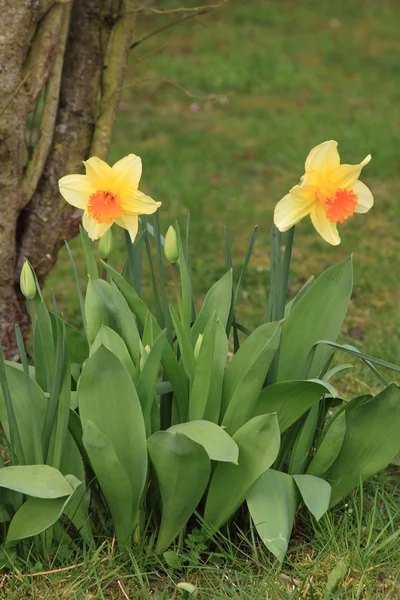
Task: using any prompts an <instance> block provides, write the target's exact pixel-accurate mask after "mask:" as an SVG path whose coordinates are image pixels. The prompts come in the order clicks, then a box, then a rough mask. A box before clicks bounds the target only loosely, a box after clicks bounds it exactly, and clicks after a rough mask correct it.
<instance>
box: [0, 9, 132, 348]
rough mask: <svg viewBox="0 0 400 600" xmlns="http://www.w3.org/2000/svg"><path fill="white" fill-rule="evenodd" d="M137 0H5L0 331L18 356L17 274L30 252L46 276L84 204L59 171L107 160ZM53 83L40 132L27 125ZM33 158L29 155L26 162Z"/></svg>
mask: <svg viewBox="0 0 400 600" xmlns="http://www.w3.org/2000/svg"><path fill="white" fill-rule="evenodd" d="M136 6H137V0H74V1H73V2H65V0H62V1H61V2H60V1H59V2H52V1H51V0H43V2H42V4H39V2H38V0H25V1H24V2H15V0H0V14H1V21H2V25H1V28H2V32H1V36H0V76H1V86H2V92H3V96H2V97H3V100H4V104H2V105H1V104H0V169H1V172H0V202H1V209H2V216H1V221H0V334H1V340H2V344H3V348H4V351H5V354H6V356H8V357H9V358H11V359H15V358H16V357H17V351H16V346H15V338H14V324H15V323H17V322H18V323H20V324H21V325H22V329H23V331H24V332H25V333H26V332H27V331H28V328H29V323H28V318H27V315H26V311H25V300H24V298H23V297H22V296H21V294H20V291H19V273H20V269H21V267H22V264H23V259H24V257H26V258H28V259H29V261H30V262H31V264H32V266H33V268H34V269H35V271H36V274H37V276H38V279H39V282H41V283H43V282H44V280H45V278H46V276H47V275H48V273H49V271H50V270H51V268H52V267H53V265H54V263H55V262H56V259H57V255H58V251H59V249H60V247H61V246H62V244H63V243H64V240H67V239H69V238H71V237H72V236H73V235H75V234H76V232H77V229H78V224H79V222H80V217H81V215H80V212H79V211H77V210H76V209H74V208H73V207H71V206H69V205H68V204H67V203H66V202H65V201H64V200H63V199H62V198H61V196H60V194H59V191H58V180H59V179H60V177H62V176H63V175H67V174H69V173H79V172H81V171H82V161H83V160H85V159H87V158H88V157H89V156H90V155H93V154H95V155H97V156H99V157H100V158H103V159H105V158H106V156H107V153H108V149H109V145H110V140H111V134H112V129H113V125H114V119H115V113H116V110H117V107H118V103H119V99H120V93H121V88H122V83H123V77H124V74H125V70H126V66H127V59H128V53H129V47H130V45H131V42H132V36H133V30H134V24H135V9H136ZM44 89H45V97H44V101H43V113H42V119H41V127H40V134H39V138H38V140H37V142H36V145H35V148H34V150H33V152H32V154H31V156H30V157H29V160H28V163H27V164H25V163H26V158H24V156H25V155H26V152H27V146H26V140H25V136H26V127H27V121H28V117H29V115H30V113H31V112H32V111H33V110H34V108H35V105H36V103H37V100H38V98H39V96H40V95H41V93H42V92H43V90H44ZM24 161H25V162H24Z"/></svg>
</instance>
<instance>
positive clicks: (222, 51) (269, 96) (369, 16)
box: [46, 0, 400, 392]
mask: <svg viewBox="0 0 400 600" xmlns="http://www.w3.org/2000/svg"><path fill="white" fill-rule="evenodd" d="M198 4H199V2H193V1H191V2H188V1H186V2H185V6H189V7H190V6H193V7H195V6H198ZM205 4H207V3H205ZM209 4H211V3H209ZM150 6H154V7H159V6H158V4H156V3H154V4H151V5H150ZM179 6H180V4H179V3H178V2H175V1H174V2H172V0H171V1H170V2H168V8H174V7H175V8H179ZM159 8H163V9H165V8H166V7H165V6H162V7H159ZM177 16H179V13H170V14H168V15H163V16H161V15H160V16H157V15H154V14H151V15H148V16H146V13H139V15H138V39H139V40H140V39H142V38H145V37H146V36H147V35H148V34H151V33H152V32H153V31H154V30H156V29H160V28H164V27H165V26H166V25H168V24H169V23H170V22H171V21H172V20H175V19H176V17H177ZM399 22H400V3H399V2H397V1H395V0H393V1H390V0H381V1H380V2H375V1H374V0H368V1H366V0H352V1H351V2H345V1H342V0H336V1H325V2H321V1H320V0H319V1H317V0H307V1H304V2H298V1H297V0H293V1H290V0H280V1H267V0H243V1H240V0H236V1H235V0H230V1H228V2H227V3H225V4H224V5H223V6H221V7H219V8H218V9H216V10H214V11H212V12H210V13H208V14H206V15H204V16H202V17H196V18H192V19H187V20H186V21H184V22H182V23H181V24H179V25H177V26H174V27H169V28H166V29H165V30H164V31H161V32H160V33H158V34H157V35H151V36H149V37H148V39H147V40H146V41H143V42H142V43H139V44H138V45H137V46H136V47H135V48H134V49H133V51H132V54H131V58H130V65H129V70H128V74H127V77H126V82H125V87H124V94H123V100H122V103H121V106H120V111H119V116H118V120H117V126H116V130H115V134H114V139H113V144H112V150H111V156H110V162H114V161H116V160H118V159H119V158H121V157H123V156H124V155H126V154H128V153H130V152H133V153H135V154H138V155H139V156H141V157H142V160H143V178H142V183H141V189H142V190H143V191H144V192H146V193H147V194H149V195H150V196H152V197H153V198H154V199H156V200H158V201H162V203H163V205H162V208H161V209H160V218H161V223H162V227H163V232H164V233H165V231H166V230H167V228H168V226H169V225H170V224H171V223H173V221H174V220H175V219H178V221H179V223H180V225H181V226H182V227H184V225H185V222H186V217H187V213H188V212H190V216H191V238H190V253H191V262H190V267H191V271H192V275H193V282H194V288H195V293H196V294H197V295H198V296H199V297H201V296H202V295H203V294H204V293H205V292H206V291H207V289H208V288H209V287H210V285H211V284H212V283H213V282H214V281H215V280H216V279H217V278H218V277H219V276H221V274H222V273H223V272H224V269H225V258H224V242H223V226H224V225H226V226H227V230H228V234H229V239H230V242H231V246H232V252H233V259H234V262H235V265H236V267H237V269H239V268H240V267H241V264H242V261H243V258H244V255H245V252H246V247H247V243H248V240H249V238H250V236H251V233H252V230H253V227H254V226H255V225H258V227H259V229H258V237H257V242H256V246H255V250H254V254H253V258H252V260H251V263H250V267H249V270H248V275H247V278H246V281H245V283H244V286H243V291H242V297H241V302H240V315H239V320H240V321H241V322H244V324H245V325H247V326H248V327H254V326H256V325H257V324H259V323H260V322H261V319H262V317H263V315H264V312H265V303H266V297H267V292H268V281H269V254H268V252H269V231H270V227H271V219H272V214H273V209H274V206H275V204H276V202H277V201H278V200H279V199H280V198H281V197H282V196H283V195H284V194H285V193H287V191H288V190H289V188H290V187H291V186H292V185H294V184H295V183H297V182H298V180H299V178H300V176H301V175H302V174H303V171H304V160H305V158H306V156H307V154H308V152H309V150H310V149H311V148H312V147H313V146H315V145H317V144H319V143H320V142H323V141H325V140H328V139H335V140H337V141H338V142H339V152H340V154H341V158H342V161H343V162H347V163H358V162H360V161H361V160H362V159H363V158H364V157H365V156H366V155H367V154H369V153H371V154H372V157H373V160H372V162H371V163H370V165H368V167H366V169H365V170H364V172H363V174H362V177H361V179H362V181H364V182H365V183H366V184H367V185H368V186H369V187H370V188H371V190H372V192H373V194H374V196H375V203H376V204H375V207H374V208H373V210H371V211H370V213H368V214H367V215H356V216H355V217H354V218H353V219H349V220H348V221H347V222H346V223H345V224H344V225H342V226H341V228H340V233H341V237H342V244H341V245H340V246H339V247H330V246H328V244H326V243H325V242H324V241H323V240H322V239H321V238H320V237H319V236H318V234H317V233H316V232H315V230H314V229H313V227H312V226H311V224H310V222H309V220H308V219H306V220H305V221H304V222H302V223H301V224H299V225H298V226H297V227H296V234H295V248H294V252H293V262H292V273H291V281H290V292H291V294H294V293H295V292H296V291H297V290H298V289H299V288H300V287H301V286H302V285H303V283H304V282H305V281H306V279H307V278H308V277H309V276H310V275H312V274H313V275H316V276H317V275H319V274H320V273H321V272H322V271H323V270H324V269H325V268H327V267H328V266H330V265H332V264H334V263H336V262H339V261H340V260H343V259H345V258H346V257H348V256H349V255H350V254H352V253H354V268H355V280H354V294H353V299H352V302H351V307H350V312H349V316H348V318H347V320H346V323H345V327H344V331H343V336H342V341H346V342H348V343H352V344H354V345H355V346H357V347H358V348H360V349H361V348H362V349H363V350H364V351H365V352H367V353H369V354H374V355H378V356H380V357H381V358H384V359H386V360H389V361H393V362H396V361H397V362H398V361H399V355H400V311H399V301H400V292H399V287H400V286H399V283H400V267H399V259H400V233H399V221H400V201H399V199H400V152H399V148H400V110H399V105H400V85H399V76H400V36H399V30H398V24H399ZM115 233H116V234H117V235H116V237H117V249H116V251H115V253H114V254H115V255H114V256H113V257H112V258H111V261H110V262H111V263H112V264H120V261H121V260H122V255H123V254H124V242H123V235H122V232H121V231H120V230H117V231H116V232H115ZM72 247H73V249H74V254H75V257H76V259H77V262H78V264H82V265H83V259H82V257H80V255H79V248H78V247H79V243H78V244H77V243H74V242H73V243H72ZM82 273H83V268H82ZM52 288H54V289H55V291H56V295H57V298H58V300H59V303H60V307H61V308H62V310H63V311H64V313H65V314H66V316H67V317H68V318H69V320H70V321H71V322H73V323H79V304H78V298H77V295H76V290H75V289H74V283H73V276H72V269H71V265H70V263H69V260H68V258H67V254H66V252H64V251H62V252H61V254H60V258H59V262H58V265H57V266H56V268H55V269H54V270H53V272H52V273H51V275H50V277H49V279H48V281H47V284H46V291H47V293H48V294H49V293H50V291H51V289H52ZM145 293H146V292H145ZM342 358H344V360H343V361H342V362H346V357H342ZM355 373H357V371H356V372H355ZM350 377H352V379H351V382H350V383H351V386H352V388H353V390H354V389H355V390H357V389H358V383H357V381H356V375H352V376H350ZM372 381H373V380H372V379H370V378H369V379H367V383H366V387H365V386H363V388H362V389H361V388H360V390H359V391H363V392H364V391H368V386H369V385H373V383H372ZM369 382H371V383H369ZM366 388H367V389H366Z"/></svg>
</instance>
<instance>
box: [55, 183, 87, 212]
mask: <svg viewBox="0 0 400 600" xmlns="http://www.w3.org/2000/svg"><path fill="white" fill-rule="evenodd" d="M58 188H59V190H60V194H61V196H62V197H63V198H64V200H66V201H67V202H68V204H72V206H76V208H81V209H82V210H85V208H86V205H87V203H88V200H89V196H90V194H93V193H94V192H95V191H96V190H95V188H94V187H93V186H92V184H91V183H90V181H89V179H88V178H87V177H86V175H66V176H65V177H61V179H60V180H59V182H58Z"/></svg>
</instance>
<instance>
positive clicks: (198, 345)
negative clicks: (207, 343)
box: [194, 333, 203, 360]
mask: <svg viewBox="0 0 400 600" xmlns="http://www.w3.org/2000/svg"><path fill="white" fill-rule="evenodd" d="M202 343H203V334H202V333H199V337H198V338H197V341H196V343H195V345H194V360H197V359H198V358H199V354H200V348H201V344H202Z"/></svg>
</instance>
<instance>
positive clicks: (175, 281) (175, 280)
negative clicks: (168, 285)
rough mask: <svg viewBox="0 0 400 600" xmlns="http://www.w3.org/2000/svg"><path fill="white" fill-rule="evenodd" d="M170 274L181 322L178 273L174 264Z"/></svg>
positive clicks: (181, 310)
mask: <svg viewBox="0 0 400 600" xmlns="http://www.w3.org/2000/svg"><path fill="white" fill-rule="evenodd" d="M171 273H172V281H173V284H174V289H175V296H176V301H177V303H178V309H179V316H180V318H181V321H182V322H183V306H182V298H181V294H180V288H179V281H178V272H177V269H176V264H175V263H173V264H171Z"/></svg>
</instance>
